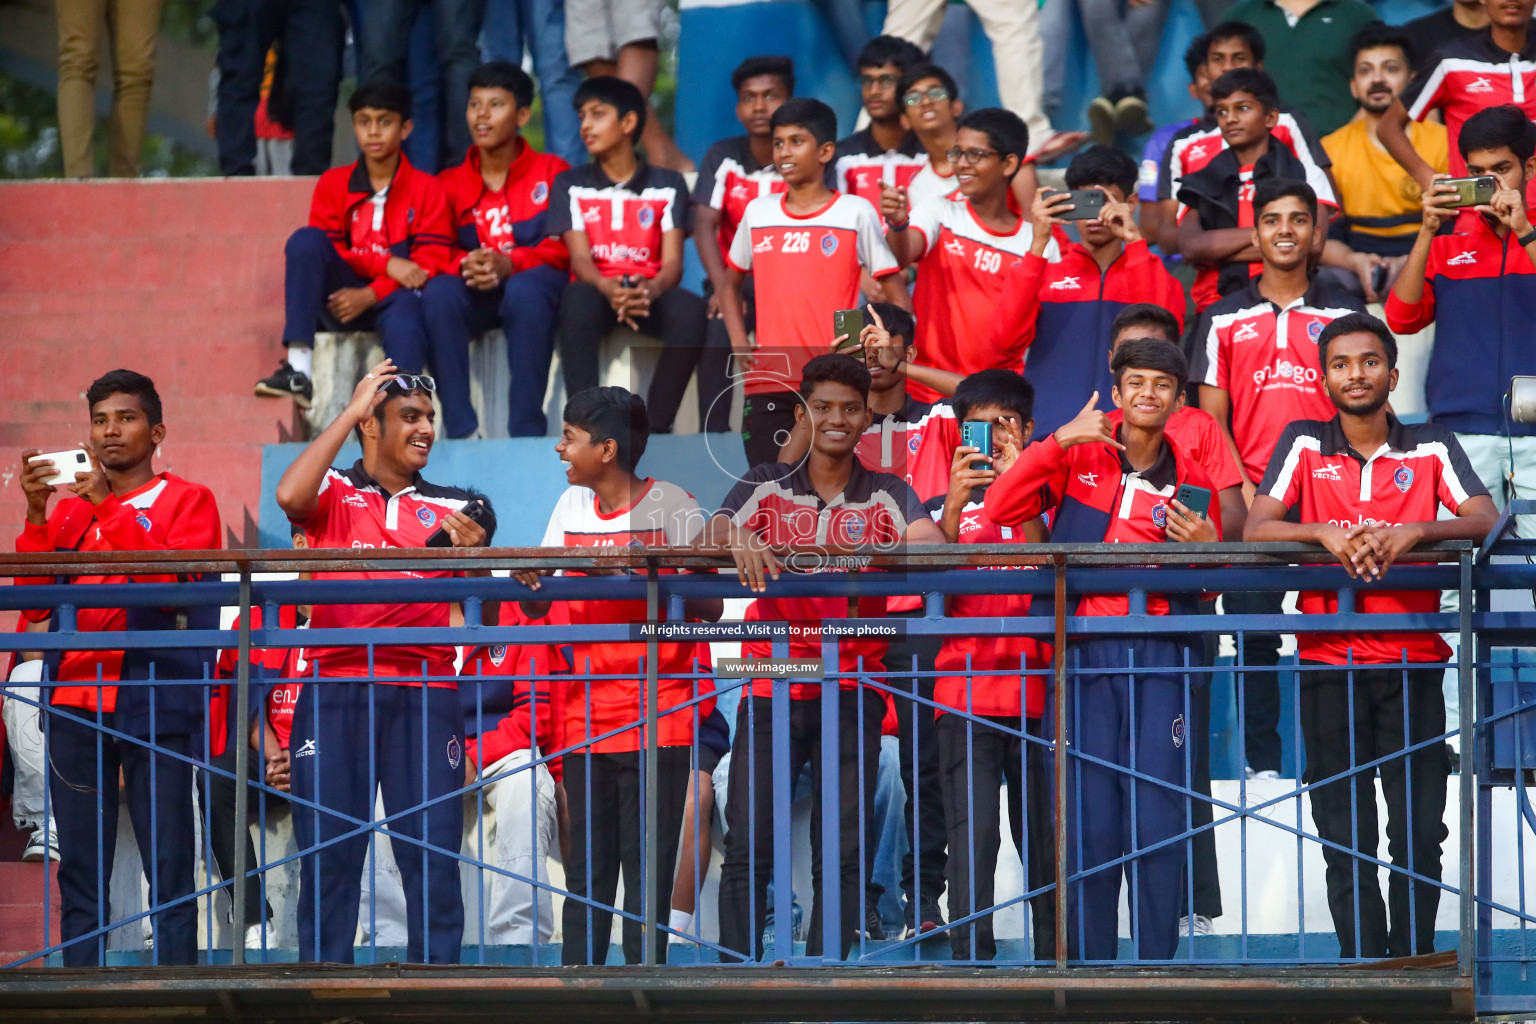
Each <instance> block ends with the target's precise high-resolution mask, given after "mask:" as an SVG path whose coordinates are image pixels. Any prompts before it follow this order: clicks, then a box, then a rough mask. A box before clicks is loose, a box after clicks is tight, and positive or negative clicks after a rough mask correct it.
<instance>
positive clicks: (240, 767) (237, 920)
mask: <svg viewBox="0 0 1536 1024" xmlns="http://www.w3.org/2000/svg"><path fill="white" fill-rule="evenodd" d="M250 699H251V571H250V569H248V568H246V567H244V566H241V568H240V659H239V661H238V662H237V666H236V669H235V708H234V711H235V714H234V720H235V729H234V733H235V734H234V735H233V736H229V737H227V739H226V741H225V742H227V743H233V744H234V745H235V823H234V829H235V851H234V853H235V866H234V869H233V874H234V876H235V877H234V878H232V879H230V881H231V882H233V883H234V887H233V889H232V890H231V891H230V894H229V901H230V907H229V917H230V920H231V921H232V922H233V923H234V936H233V937H232V938H231V939H230V943H229V962H230V963H232V964H235V965H237V966H238V965H240V964H243V963H245V886H246V881H245V872H246V870H247V865H246V863H245V848H246V846H247V843H246V842H245V841H244V840H245V838H246V837H245V835H243V834H242V833H246V832H248V830H249V829H250V826H249V825H248V824H247V823H246V817H247V815H249V814H250V790H249V788H248V787H247V786H246V780H247V778H248V777H249V775H250V771H251V745H250V742H249V739H248V737H249V735H250V731H251V722H250V717H251V706H250Z"/></svg>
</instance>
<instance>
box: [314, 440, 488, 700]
mask: <svg viewBox="0 0 1536 1024" xmlns="http://www.w3.org/2000/svg"><path fill="white" fill-rule="evenodd" d="M471 500H473V496H472V495H471V494H470V493H469V492H468V491H466V490H462V489H460V488H458V487H442V486H439V485H437V484H430V483H428V482H427V481H426V480H423V479H422V477H421V475H420V474H419V473H418V474H417V475H416V477H415V479H414V480H413V481H412V483H411V484H410V486H408V487H406V488H405V489H404V490H402V491H399V492H398V493H395V494H388V493H386V492H385V490H384V488H383V486H382V485H381V484H380V483H379V482H378V481H376V480H374V479H373V477H371V476H369V475H368V471H367V470H365V469H363V460H362V459H358V460H357V462H356V463H355V464H354V465H353V466H352V467H351V468H350V469H334V468H333V469H329V470H327V471H326V474H325V480H324V481H323V482H322V483H321V484H320V494H319V501H318V503H317V504H316V505H315V510H314V512H312V513H310V516H309V518H308V519H306V520H304V521H303V522H302V523H300V524H299V525H301V526H303V527H304V535H305V537H306V538H307V539H308V540H309V546H310V547H312V548H363V549H366V548H419V547H424V546H425V545H426V543H427V538H428V537H430V536H432V535H433V534H434V533H436V532H437V531H438V530H439V529H440V528H441V527H442V521H443V519H444V518H446V517H447V516H450V515H452V514H453V513H455V512H457V511H459V510H460V509H462V508H463V507H464V506H465V505H467V504H469V503H470V501H471ZM459 575H462V574H461V573H459V572H456V571H453V570H428V569H421V570H401V571H392V570H369V571H364V572H325V573H320V572H317V573H315V579H338V580H397V579H401V578H409V579H442V578H444V577H449V576H459ZM310 625H311V626H312V627H313V628H314V629H378V630H393V629H416V628H422V627H440V626H447V625H448V605H447V604H446V603H443V602H422V603H416V604H317V605H315V609H314V615H313V617H311V619H310ZM377 635H378V636H379V637H380V638H381V639H382V638H384V637H387V636H388V635H389V634H388V633H387V632H380V633H379V634H377ZM372 653H373V658H372V665H373V668H372V671H371V672H370V671H369V650H368V648H366V647H312V648H307V649H306V650H305V652H304V656H305V657H306V658H308V659H309V660H310V661H311V662H313V663H314V671H315V674H316V675H320V676H326V677H342V678H353V679H362V678H368V677H370V676H371V677H372V678H373V681H374V682H378V683H398V684H402V685H412V686H419V685H420V683H417V682H414V681H413V680H414V679H420V678H421V676H422V674H423V669H425V672H426V674H427V675H431V676H439V677H441V676H446V677H448V678H446V679H443V678H438V679H433V680H431V681H430V682H429V683H428V685H429V686H446V687H452V686H454V685H455V684H454V681H453V678H452V677H453V674H454V672H453V659H454V654H455V653H456V652H455V649H454V647H453V645H452V644H434V645H432V646H421V645H417V646H384V645H382V644H380V645H379V646H376V647H374V648H373V652H372ZM389 677H397V678H389ZM398 677H403V678H398Z"/></svg>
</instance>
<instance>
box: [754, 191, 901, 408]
mask: <svg viewBox="0 0 1536 1024" xmlns="http://www.w3.org/2000/svg"><path fill="white" fill-rule="evenodd" d="M726 262H727V263H728V264H729V265H730V266H732V267H734V268H735V269H737V270H739V271H741V272H742V273H743V274H746V273H751V274H752V276H753V287H755V288H756V290H757V344H758V348H759V352H758V363H757V367H756V368H754V370H753V372H752V373H751V374H749V375H748V376H747V379H746V393H747V394H749V395H755V394H766V393H769V392H774V391H793V390H795V389H796V388H798V387H799V386H800V376H801V373H802V372H803V371H804V370H805V364H806V363H808V362H810V361H811V358H812V357H814V356H817V355H820V354H821V353H823V352H825V351H826V350H827V344H828V343H829V342H830V341H831V340H832V314H833V313H835V312H836V311H837V310H839V309H851V308H852V307H854V306H857V305H858V304H859V278H860V273H861V271H863V270H866V269H867V270H868V271H869V272H870V273H871V274H873V275H874V276H875V277H876V278H881V277H886V276H889V275H890V274H894V273H896V272H897V269H898V268H897V266H896V257H895V256H893V255H891V250H890V247H888V246H887V245H886V244H885V235H884V234H883V233H881V230H880V217H879V215H878V214H876V213H875V209H874V207H872V206H870V204H869V203H868V202H866V201H864V200H863V199H860V198H858V197H857V196H848V195H839V194H833V196H832V198H831V199H830V200H829V201H828V202H827V205H825V206H823V207H822V208H821V209H819V210H817V211H815V212H814V213H807V214H796V213H790V212H789V210H787V209H786V208H785V196H782V195H775V196H763V197H762V198H759V199H754V200H752V202H750V203H748V204H747V209H746V212H745V213H743V214H742V218H741V223H740V225H738V226H737V229H736V237H735V239H734V240H732V242H731V250H730V252H729V253H728V254H727V255H726Z"/></svg>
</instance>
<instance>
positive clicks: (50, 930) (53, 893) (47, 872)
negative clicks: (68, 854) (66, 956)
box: [0, 861, 59, 964]
mask: <svg viewBox="0 0 1536 1024" xmlns="http://www.w3.org/2000/svg"><path fill="white" fill-rule="evenodd" d="M58 869H59V865H58V863H57V862H48V863H47V864H46V865H45V864H43V863H31V864H28V863H23V862H21V861H7V862H4V863H0V964H8V963H13V962H15V961H16V960H19V959H21V958H22V957H25V956H28V955H30V954H32V953H35V952H37V951H38V950H40V949H43V948H45V947H44V931H45V929H44V927H43V922H44V917H43V886H44V885H45V884H46V885H47V887H48V917H47V922H48V926H47V929H46V932H47V939H48V940H49V941H51V942H58V941H59V880H58ZM45 880H46V881H45Z"/></svg>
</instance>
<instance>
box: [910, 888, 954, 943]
mask: <svg viewBox="0 0 1536 1024" xmlns="http://www.w3.org/2000/svg"><path fill="white" fill-rule="evenodd" d="M908 906H909V908H910V904H909V905H908ZM942 927H944V912H943V911H942V910H940V909H939V900H938V897H936V896H924V897H923V899H922V902H921V904H920V905H919V907H918V913H917V915H916V920H915V921H914V920H913V915H912V911H911V910H910V909H908V911H907V933H906V934H905V935H903V936H902V938H904V939H910V938H912V937H914V936H917V935H922V934H923V933H925V932H931V931H937V930H938V929H940V928H942Z"/></svg>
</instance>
